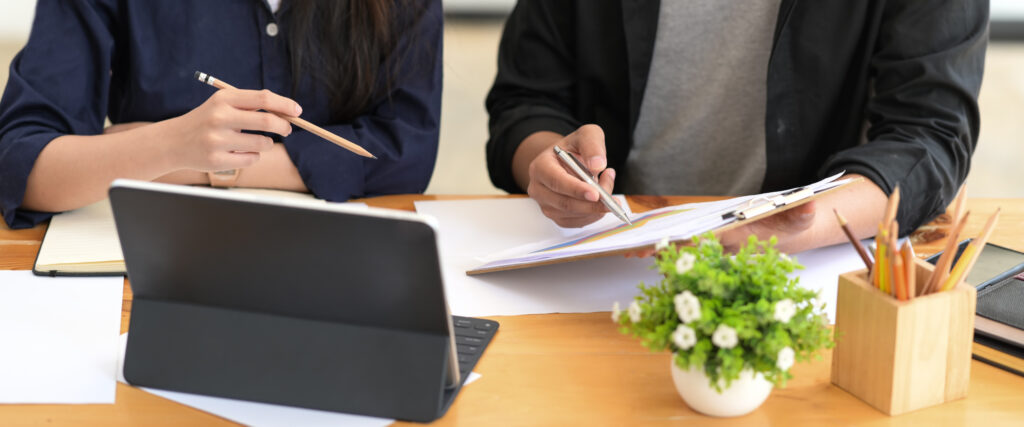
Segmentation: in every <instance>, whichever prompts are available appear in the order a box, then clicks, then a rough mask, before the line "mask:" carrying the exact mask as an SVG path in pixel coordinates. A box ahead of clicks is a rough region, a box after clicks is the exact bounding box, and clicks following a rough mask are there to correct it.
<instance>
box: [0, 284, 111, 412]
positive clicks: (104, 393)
mask: <svg viewBox="0 0 1024 427" xmlns="http://www.w3.org/2000/svg"><path fill="white" fill-rule="evenodd" d="M123 291H124V278H123V277H75V278H52V277H39V276H35V275H33V274H32V273H31V272H29V271H0V343H2V345H3V348H2V350H0V403H114V396H115V390H116V382H115V381H114V378H115V369H116V366H117V352H118V346H117V335H118V331H119V330H120V328H121V301H122V297H123Z"/></svg>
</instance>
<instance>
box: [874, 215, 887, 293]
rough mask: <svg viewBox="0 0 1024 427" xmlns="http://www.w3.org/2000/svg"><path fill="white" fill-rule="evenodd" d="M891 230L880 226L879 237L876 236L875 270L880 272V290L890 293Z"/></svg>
mask: <svg viewBox="0 0 1024 427" xmlns="http://www.w3.org/2000/svg"><path fill="white" fill-rule="evenodd" d="M888 236H889V230H888V228H887V227H885V226H884V225H883V224H878V235H876V236H875V248H876V252H875V255H876V257H875V268H876V269H877V270H878V276H877V277H878V289H879V290H881V291H882V292H885V293H889V283H888V281H887V280H888V273H887V272H888V271H889V262H888V258H889V248H888V246H889V244H888V243H886V242H887V241H888V240H889V237H888Z"/></svg>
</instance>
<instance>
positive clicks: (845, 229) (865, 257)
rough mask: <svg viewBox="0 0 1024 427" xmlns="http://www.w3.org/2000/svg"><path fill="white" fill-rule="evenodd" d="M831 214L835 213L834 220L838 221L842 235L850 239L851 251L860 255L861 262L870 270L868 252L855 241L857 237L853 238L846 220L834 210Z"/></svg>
mask: <svg viewBox="0 0 1024 427" xmlns="http://www.w3.org/2000/svg"><path fill="white" fill-rule="evenodd" d="M832 212H835V214H836V219H837V220H839V227H840V228H842V229H843V234H846V238H847V239H850V244H852V245H853V249H855V250H856V251H857V255H860V259H861V261H864V265H865V266H867V268H868V270H870V269H871V265H872V262H871V257H870V256H868V251H867V250H866V249H864V245H862V244H860V240H857V237H855V236H854V235H853V232H852V231H850V226H849V225H847V222H846V218H844V217H843V215H841V214H840V213H839V211H838V210H836V209H832Z"/></svg>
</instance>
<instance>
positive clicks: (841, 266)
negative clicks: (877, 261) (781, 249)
mask: <svg viewBox="0 0 1024 427" xmlns="http://www.w3.org/2000/svg"><path fill="white" fill-rule="evenodd" d="M863 243H864V244H865V245H866V244H867V241H864V242H863ZM793 258H795V259H796V261H797V262H799V263H800V264H801V265H803V266H804V269H803V270H797V271H796V272H795V273H794V274H795V275H798V276H799V277H800V286H803V287H804V288H807V289H811V290H816V291H820V292H821V294H820V295H819V296H818V298H819V299H821V300H822V301H824V302H825V314H827V315H828V319H829V323H833V324H834V323H836V301H837V297H838V295H837V290H838V289H839V275H840V274H843V273H847V272H850V271H855V270H862V269H864V268H865V267H864V261H863V260H861V259H860V256H859V255H857V250H856V249H854V248H853V245H851V244H849V243H842V244H838V245H832V246H826V247H824V248H818V249H812V250H809V251H804V252H800V253H798V254H795V255H793Z"/></svg>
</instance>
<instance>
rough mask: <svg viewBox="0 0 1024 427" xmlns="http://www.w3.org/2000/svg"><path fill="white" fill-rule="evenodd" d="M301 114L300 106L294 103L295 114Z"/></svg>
mask: <svg viewBox="0 0 1024 427" xmlns="http://www.w3.org/2000/svg"><path fill="white" fill-rule="evenodd" d="M301 115H302V107H301V106H300V105H299V104H295V116H301Z"/></svg>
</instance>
